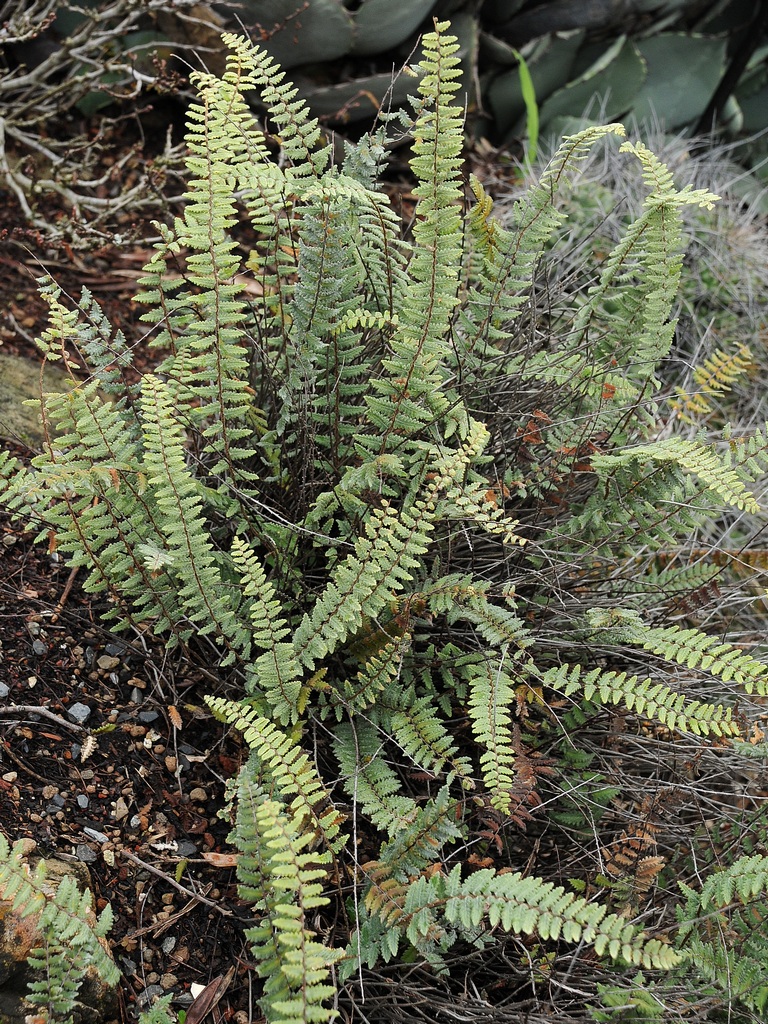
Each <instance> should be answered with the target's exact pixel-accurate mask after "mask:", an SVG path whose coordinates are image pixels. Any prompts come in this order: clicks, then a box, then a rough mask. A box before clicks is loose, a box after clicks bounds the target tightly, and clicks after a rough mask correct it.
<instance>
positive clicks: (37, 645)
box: [32, 640, 48, 658]
mask: <svg viewBox="0 0 768 1024" xmlns="http://www.w3.org/2000/svg"><path fill="white" fill-rule="evenodd" d="M32 653H33V654H35V655H37V657H38V658H42V656H43V655H44V654H47V653H48V644H44V643H43V641H42V640H35V641H33V643H32Z"/></svg>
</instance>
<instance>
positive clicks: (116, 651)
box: [104, 644, 127, 658]
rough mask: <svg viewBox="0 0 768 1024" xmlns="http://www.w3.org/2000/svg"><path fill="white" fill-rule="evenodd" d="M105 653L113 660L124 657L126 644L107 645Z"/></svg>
mask: <svg viewBox="0 0 768 1024" xmlns="http://www.w3.org/2000/svg"><path fill="white" fill-rule="evenodd" d="M104 651H105V652H106V653H107V654H108V655H110V657H112V658H121V657H124V656H125V654H126V651H127V648H126V646H125V645H124V644H107V645H106V647H105V648H104Z"/></svg>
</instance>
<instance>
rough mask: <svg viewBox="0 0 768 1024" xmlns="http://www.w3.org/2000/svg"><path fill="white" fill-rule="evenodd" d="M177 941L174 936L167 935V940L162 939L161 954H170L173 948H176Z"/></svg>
mask: <svg viewBox="0 0 768 1024" xmlns="http://www.w3.org/2000/svg"><path fill="white" fill-rule="evenodd" d="M177 941H178V940H177V938H176V936H175V935H169V936H168V937H167V938H165V939H163V946H162V949H163V952H164V953H172V952H173V950H174V948H175V946H176V943H177Z"/></svg>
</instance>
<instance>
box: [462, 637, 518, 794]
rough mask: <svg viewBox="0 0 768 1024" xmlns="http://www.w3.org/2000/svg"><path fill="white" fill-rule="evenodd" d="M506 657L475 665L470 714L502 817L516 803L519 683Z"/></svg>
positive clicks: (485, 775)
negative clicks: (514, 715)
mask: <svg viewBox="0 0 768 1024" xmlns="http://www.w3.org/2000/svg"><path fill="white" fill-rule="evenodd" d="M504 662H505V659H504V657H502V658H501V659H500V660H499V662H498V664H497V663H495V662H491V661H488V662H480V663H478V664H476V665H474V666H473V669H472V675H471V677H470V696H469V714H470V718H471V719H472V731H473V733H474V735H475V739H476V740H477V741H478V743H479V744H480V747H481V750H482V753H481V755H480V769H481V771H482V774H483V781H484V783H485V785H486V787H487V789H488V791H489V793H490V794H491V803H492V805H493V806H494V807H495V808H496V809H497V810H499V811H501V812H502V814H505V813H507V812H508V811H509V809H510V807H511V803H512V797H511V790H512V787H513V785H514V778H515V751H514V746H513V740H512V730H511V722H512V714H511V712H512V708H513V707H514V704H515V684H514V682H513V680H512V678H511V677H510V675H509V673H508V672H507V671H506V669H505V667H504Z"/></svg>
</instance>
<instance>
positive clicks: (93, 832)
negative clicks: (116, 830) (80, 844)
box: [83, 825, 109, 843]
mask: <svg viewBox="0 0 768 1024" xmlns="http://www.w3.org/2000/svg"><path fill="white" fill-rule="evenodd" d="M83 832H85V834H86V835H87V836H88V838H89V839H95V840H96V842H97V843H108V842H109V836H105V835H104V833H103V832H99V831H98V830H97V829H95V828H88V826H87V825H86V826H85V827H84V828H83Z"/></svg>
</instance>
